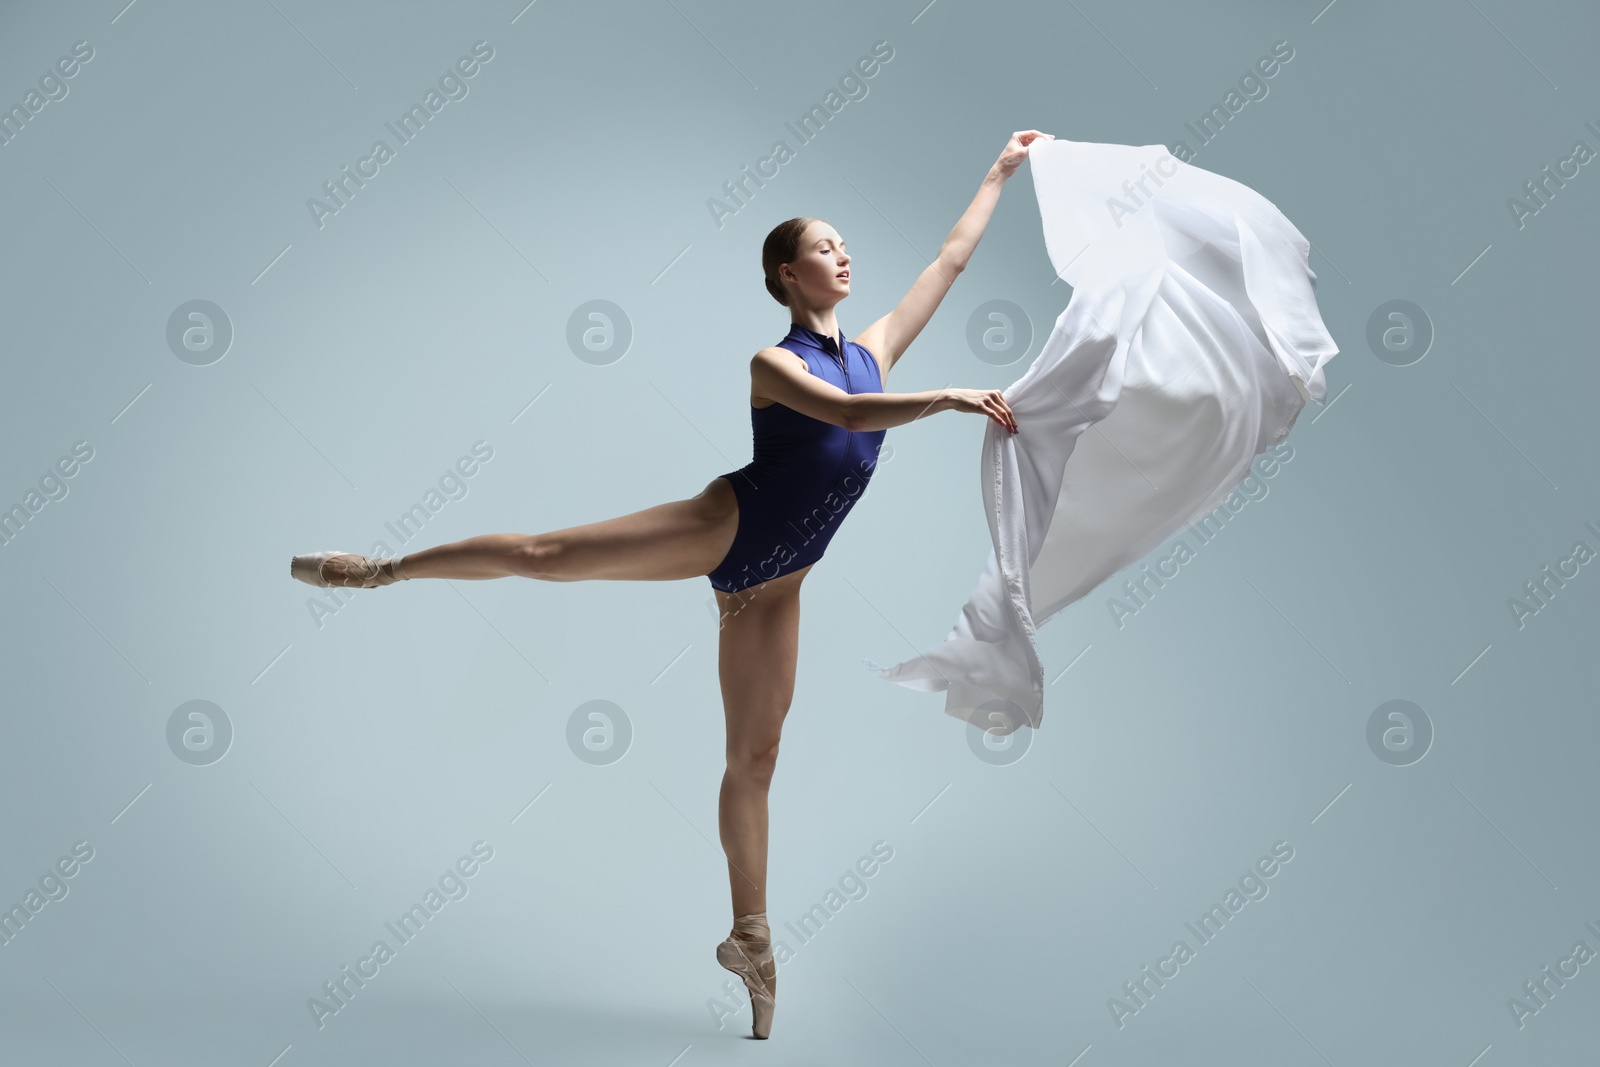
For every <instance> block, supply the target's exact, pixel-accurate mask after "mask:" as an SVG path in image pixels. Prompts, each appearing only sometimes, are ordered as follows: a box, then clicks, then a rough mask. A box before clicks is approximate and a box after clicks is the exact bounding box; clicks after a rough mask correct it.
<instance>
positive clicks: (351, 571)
mask: <svg viewBox="0 0 1600 1067" xmlns="http://www.w3.org/2000/svg"><path fill="white" fill-rule="evenodd" d="M335 556H348V557H351V558H352V559H354V560H357V561H359V562H355V563H344V564H335V565H334V566H333V567H331V568H328V570H329V574H328V575H327V576H324V574H323V567H324V564H326V563H327V562H328V561H329V560H330V559H332V558H334V557H335ZM289 574H290V576H291V577H294V578H298V579H299V580H300V581H302V582H305V583H306V584H307V585H315V586H321V587H324V588H326V587H329V586H341V587H344V588H350V589H376V588H377V587H378V586H380V585H389V584H391V583H393V582H400V581H404V580H405V579H406V578H408V577H409V575H407V574H406V572H405V568H404V567H403V566H401V562H400V557H398V556H396V557H392V558H391V557H387V556H374V557H368V556H363V555H359V554H358V553H355V552H312V553H311V554H310V555H305V556H295V557H294V558H293V559H291V560H290V561H289ZM330 577H331V578H332V579H334V580H332V581H330V580H329V578H330ZM339 579H343V580H342V581H340V580H339Z"/></svg>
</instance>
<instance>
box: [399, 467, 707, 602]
mask: <svg viewBox="0 0 1600 1067" xmlns="http://www.w3.org/2000/svg"><path fill="white" fill-rule="evenodd" d="M738 521H739V513H738V502H737V500H736V499H735V497H734V495H733V487H732V486H731V485H729V484H728V481H727V479H725V478H720V477H719V478H714V479H712V481H711V484H710V485H708V486H706V488H705V489H704V490H703V491H701V493H700V494H699V495H698V496H694V497H690V498H689V499H687V500H674V501H672V502H671V503H668V504H658V505H656V506H655V507H652V508H645V509H644V510H643V511H636V512H633V513H632V514H630V515H622V516H619V517H618V518H615V519H607V520H605V521H603V522H591V523H588V524H586V525H583V526H569V527H567V528H565V529H561V530H552V531H550V532H548V533H538V534H514V533H504V534H483V535H481V536H478V537H469V538H467V539H466V540H464V541H456V542H453V543H451V544H447V545H438V546H436V547H434V548H425V549H421V550H420V551H417V552H413V553H411V554H409V555H407V556H406V557H405V558H404V561H403V566H404V567H405V572H406V575H407V577H410V578H465V579H487V578H508V577H521V578H541V579H544V580H545V581H550V582H577V581H583V580H586V579H594V578H610V579H618V580H635V581H650V580H657V581H666V580H671V579H677V578H693V577H696V576H698V575H703V574H706V573H708V572H710V571H711V570H712V569H713V568H715V567H716V565H717V564H718V563H721V562H722V558H723V557H724V556H725V555H727V552H728V548H729V546H730V545H732V544H733V535H734V531H735V529H736V528H737V526H738Z"/></svg>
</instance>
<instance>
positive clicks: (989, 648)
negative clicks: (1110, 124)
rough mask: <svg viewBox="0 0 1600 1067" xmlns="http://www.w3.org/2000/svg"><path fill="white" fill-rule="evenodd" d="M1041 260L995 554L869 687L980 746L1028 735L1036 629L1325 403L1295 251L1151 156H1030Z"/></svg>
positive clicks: (989, 476)
mask: <svg viewBox="0 0 1600 1067" xmlns="http://www.w3.org/2000/svg"><path fill="white" fill-rule="evenodd" d="M1028 160H1029V162H1028V166H1029V169H1030V170H1031V172H1032V174H1033V180H1034V191H1035V195H1036V196H1037V198H1038V202H1039V214H1040V217H1041V220H1042V223H1043V227H1044V240H1045V248H1046V250H1047V252H1048V254H1049V256H1050V260H1051V263H1052V264H1053V265H1054V267H1055V270H1056V273H1057V274H1058V275H1059V276H1060V277H1061V279H1062V280H1064V281H1066V282H1067V283H1068V284H1069V285H1071V286H1072V289H1073V291H1072V296H1071V299H1070V300H1069V302H1068V304H1067V306H1066V308H1065V310H1063V311H1062V312H1061V315H1060V317H1059V318H1057V319H1056V323H1055V326H1054V328H1053V330H1052V331H1051V333H1050V335H1049V337H1048V338H1047V339H1046V341H1045V343H1044V346H1043V348H1042V349H1041V350H1040V352H1039V355H1038V356H1037V357H1036V358H1035V359H1034V361H1033V363H1032V364H1031V365H1030V366H1029V367H1028V369H1027V371H1026V372H1025V373H1024V374H1023V375H1022V377H1021V378H1019V379H1018V380H1017V381H1015V382H1014V383H1012V384H1011V386H1010V387H1008V388H1007V389H1005V390H1004V395H1005V398H1006V401H1007V403H1009V404H1010V405H1011V408H1012V410H1013V411H1014V412H1015V413H1016V418H1017V424H1018V429H1019V431H1020V432H1019V433H1017V434H1010V433H1008V432H1006V431H1004V430H1002V429H1001V428H1000V427H999V426H998V425H996V424H995V423H993V422H992V421H991V422H990V423H989V426H988V429H987V432H986V434H985V437H984V441H983V456H982V465H981V467H982V484H981V494H982V500H983V506H984V511H985V514H986V516H987V518H988V522H989V533H990V536H991V539H992V541H993V547H992V550H991V552H990V554H989V560H988V564H987V566H986V567H985V568H984V570H983V573H982V574H981V575H980V576H979V577H978V581H977V584H976V585H975V586H974V587H973V590H972V593H971V594H970V596H969V598H968V600H967V603H966V605H965V606H964V607H963V608H962V609H961V614H960V616H959V617H958V618H957V620H956V622H955V625H954V626H953V627H952V628H951V630H950V632H949V634H948V635H947V636H946V637H945V639H944V640H943V641H942V642H940V643H939V644H937V645H934V646H932V647H931V648H928V649H927V650H925V651H924V652H923V653H921V654H920V655H917V656H914V657H912V658H911V659H907V660H905V661H903V662H901V663H897V664H895V665H893V666H890V667H879V666H877V665H876V664H874V663H872V662H871V661H870V660H868V661H867V667H868V669H870V670H872V671H874V672H876V673H877V674H878V675H879V677H881V678H883V679H885V680H887V681H892V682H897V683H899V684H900V685H904V686H907V687H909V688H912V689H917V690H922V691H926V692H938V691H943V692H945V693H946V697H945V712H946V713H947V714H949V715H953V716H955V717H957V718H961V719H964V720H967V721H969V722H973V723H974V724H975V725H977V726H979V727H982V728H984V729H986V730H991V731H993V732H995V733H1010V732H1012V731H1013V730H1015V729H1017V728H1018V727H1019V726H1021V725H1024V724H1025V725H1028V726H1032V727H1038V726H1039V725H1040V723H1041V721H1042V719H1043V715H1044V669H1043V665H1042V664H1041V662H1040V660H1039V655H1038V651H1037V648H1036V647H1035V635H1036V633H1037V630H1038V627H1039V626H1041V625H1043V624H1044V623H1045V622H1047V621H1048V620H1049V619H1050V618H1051V617H1052V616H1054V615H1055V614H1056V613H1057V612H1059V611H1061V610H1062V609H1063V608H1065V607H1067V606H1068V605H1069V604H1072V603H1073V602H1075V601H1077V600H1079V599H1080V598H1082V597H1084V596H1085V595H1087V594H1088V593H1089V592H1091V591H1092V590H1093V589H1094V588H1095V587H1096V586H1098V585H1099V584H1100V583H1101V582H1103V581H1104V580H1105V579H1107V578H1109V577H1111V576H1112V575H1113V574H1115V573H1117V572H1118V571H1120V570H1121V569H1123V568H1124V567H1126V566H1128V565H1129V564H1131V563H1134V562H1136V561H1138V560H1139V559H1140V558H1141V557H1143V556H1144V555H1145V554H1147V553H1148V552H1150V551H1151V550H1153V549H1155V548H1156V547H1158V546H1159V545H1160V544H1161V543H1162V542H1164V541H1165V540H1166V539H1167V538H1169V537H1170V536H1172V535H1173V534H1175V533H1178V532H1179V531H1181V530H1183V529H1185V528H1187V527H1188V526H1190V525H1191V524H1193V523H1194V522H1196V521H1198V520H1199V519H1201V518H1202V517H1204V516H1205V515H1207V514H1209V513H1210V512H1211V511H1212V510H1214V509H1215V508H1216V507H1217V506H1218V505H1219V504H1221V503H1222V501H1223V500H1224V499H1225V498H1226V497H1227V496H1228V495H1229V493H1231V492H1232V491H1233V489H1234V488H1235V487H1236V486H1237V485H1238V484H1239V483H1240V482H1241V481H1242V480H1243V479H1244V477H1245V476H1246V475H1247V474H1248V473H1249V471H1250V466H1251V462H1252V460H1253V459H1254V458H1255V457H1256V456H1257V455H1259V454H1260V453H1261V452H1262V451H1264V450H1265V449H1267V448H1270V447H1271V446H1273V445H1274V444H1276V443H1277V442H1279V441H1281V440H1283V438H1285V437H1287V436H1288V434H1289V431H1290V428H1291V427H1293V425H1294V422H1295V419H1296V417H1297V416H1298V415H1299V413H1300V411H1301V409H1302V408H1303V407H1304V405H1305V403H1306V401H1307V400H1315V401H1316V402H1317V403H1318V404H1322V403H1324V402H1325V393H1326V388H1327V386H1326V383H1325V381H1324V378H1323V372H1322V368H1323V365H1324V364H1325V363H1327V362H1328V360H1330V359H1331V358H1333V356H1334V355H1335V354H1336V353H1337V352H1338V348H1337V346H1336V345H1335V344H1334V342H1333V338H1332V337H1331V336H1329V334H1328V331H1327V329H1326V328H1325V327H1324V325H1323V322H1322V316H1321V314H1320V312H1319V311H1318V309H1317V302H1316V297H1315V295H1314V293H1313V289H1314V286H1315V283H1316V275H1315V274H1314V273H1313V272H1312V270H1311V268H1310V265H1309V263H1308V262H1307V257H1308V254H1309V251H1310V244H1309V242H1307V241H1306V239H1305V237H1304V236H1302V235H1301V233H1300V231H1299V230H1297V229H1296V228H1295V227H1294V225H1293V224H1292V223H1291V222H1290V221H1289V220H1288V219H1287V218H1285V217H1284V215H1283V213H1282V212H1280V211H1279V210H1278V209H1277V208H1276V207H1274V206H1273V205H1272V203H1271V202H1269V201H1268V200H1267V199H1266V198H1264V197H1262V196H1261V195H1260V194H1259V193H1256V192H1255V191H1254V190H1252V189H1250V188H1249V187H1247V186H1245V185H1242V184H1240V183H1239V182H1236V181H1233V180H1232V179H1230V178H1225V177H1223V176H1221V175H1218V174H1213V173H1211V172H1210V171H1206V170H1202V169H1200V168H1199V167H1195V166H1193V165H1191V164H1187V163H1183V162H1181V161H1180V160H1178V159H1177V158H1175V157H1174V156H1172V155H1171V153H1169V152H1168V151H1167V149H1166V148H1165V147H1164V146H1162V145H1145V146H1133V145H1118V144H1095V143H1090V142H1081V141H1066V140H1059V139H1058V140H1054V141H1035V142H1034V143H1033V145H1032V146H1031V147H1030V148H1029V152H1028Z"/></svg>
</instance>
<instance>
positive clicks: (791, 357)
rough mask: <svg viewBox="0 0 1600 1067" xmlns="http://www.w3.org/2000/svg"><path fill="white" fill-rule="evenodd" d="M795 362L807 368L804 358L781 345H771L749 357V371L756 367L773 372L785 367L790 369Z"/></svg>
mask: <svg viewBox="0 0 1600 1067" xmlns="http://www.w3.org/2000/svg"><path fill="white" fill-rule="evenodd" d="M796 361H798V362H799V363H800V364H802V365H805V366H809V365H808V364H806V359H805V357H804V356H802V355H800V354H799V353H798V352H793V351H791V350H789V349H787V348H784V347H783V346H782V345H772V346H770V347H768V348H763V349H762V350H761V351H759V352H757V353H756V354H755V355H753V356H751V357H750V369H751V370H755V369H756V368H757V367H761V366H766V367H770V368H772V369H773V370H778V369H781V368H782V367H786V366H789V367H792V366H794V364H795V362H796Z"/></svg>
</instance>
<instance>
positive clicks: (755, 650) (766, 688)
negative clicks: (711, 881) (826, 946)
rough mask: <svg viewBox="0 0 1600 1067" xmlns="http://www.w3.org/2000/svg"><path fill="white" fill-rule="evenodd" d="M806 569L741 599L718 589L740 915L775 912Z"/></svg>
mask: <svg viewBox="0 0 1600 1067" xmlns="http://www.w3.org/2000/svg"><path fill="white" fill-rule="evenodd" d="M809 570H810V568H809V567H806V568H802V569H801V570H798V571H794V572H792V573H790V574H786V575H784V576H783V577H781V578H776V579H773V580H772V581H770V582H763V583H762V584H761V585H760V586H759V587H755V588H753V589H751V590H747V591H746V592H745V593H744V594H743V595H742V597H741V595H740V594H733V595H729V594H725V593H721V592H718V593H717V601H718V604H719V606H720V607H721V608H722V611H723V623H722V629H721V633H720V641H719V648H718V675H719V678H720V680H721V683H722V702H723V714H724V716H725V718H726V720H727V770H726V771H725V772H724V774H723V776H722V792H721V795H720V796H719V798H718V827H719V829H720V831H721V836H722V849H723V852H725V853H726V854H727V857H728V882H729V885H730V886H731V888H732V890H733V914H734V917H735V918H738V917H739V916H740V915H748V914H750V913H753V912H765V911H766V910H767V791H768V788H769V787H770V786H771V784H772V774H773V771H774V770H775V768H776V766H777V760H778V740H779V735H780V734H781V733H782V730H783V720H784V717H785V716H786V715H787V714H788V712H789V702H790V700H791V699H792V698H793V696H794V680H795V664H796V660H797V658H798V652H799V644H800V582H801V581H802V580H803V579H804V577H805V574H806V572H807V571H809Z"/></svg>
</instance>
